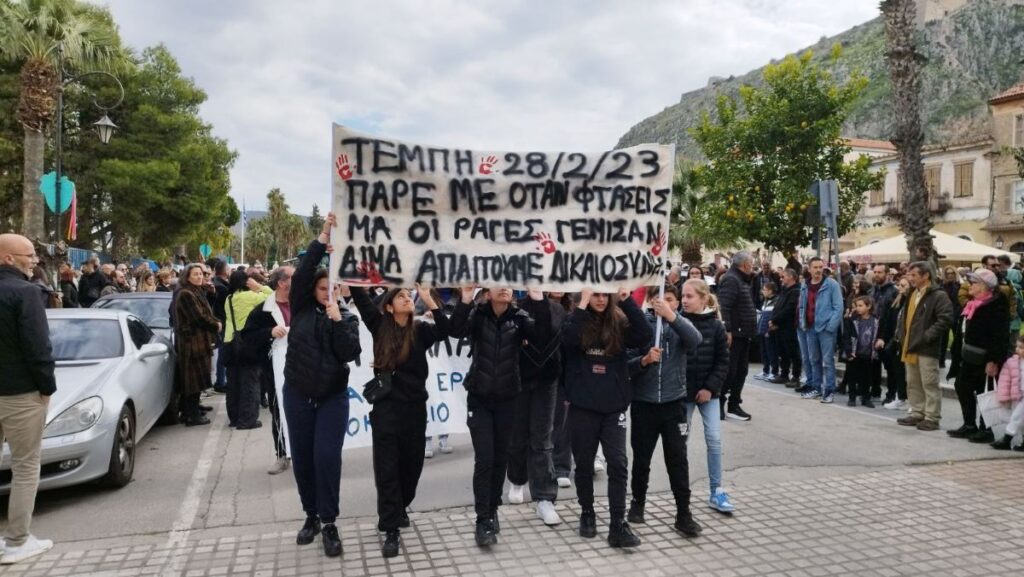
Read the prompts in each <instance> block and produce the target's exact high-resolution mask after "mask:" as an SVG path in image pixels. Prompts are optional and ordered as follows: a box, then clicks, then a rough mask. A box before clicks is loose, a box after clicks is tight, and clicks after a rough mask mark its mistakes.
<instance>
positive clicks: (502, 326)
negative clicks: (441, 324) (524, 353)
mask: <svg viewBox="0 0 1024 577" xmlns="http://www.w3.org/2000/svg"><path fill="white" fill-rule="evenodd" d="M526 302H527V303H528V304H529V306H530V309H529V310H528V311H527V310H525V309H521V308H519V307H516V306H514V305H512V306H509V307H508V309H507V310H505V312H504V313H502V315H501V317H497V316H495V314H494V308H493V307H491V305H490V303H482V304H479V305H475V306H474V305H467V304H466V303H463V302H461V301H460V302H459V304H457V305H456V306H455V312H454V313H453V314H452V318H451V322H450V323H449V325H450V330H451V336H453V337H455V338H464V337H469V339H470V342H471V343H472V345H473V362H472V364H471V365H470V366H469V374H468V375H466V380H465V381H463V386H464V387H465V388H466V391H467V392H469V393H471V394H473V395H477V396H480V397H486V398H489V399H494V400H504V399H511V398H512V397H514V396H516V395H518V394H519V391H520V390H522V382H521V379H520V373H519V351H520V350H521V349H522V344H523V341H524V340H527V341H534V340H537V341H541V340H543V339H542V336H541V334H540V333H542V332H544V331H538V330H537V329H536V327H537V326H541V327H545V328H546V327H549V326H550V324H551V316H550V315H551V313H550V310H551V309H550V308H548V306H547V305H546V304H544V301H532V300H527V301H526ZM537 305H541V306H537Z"/></svg>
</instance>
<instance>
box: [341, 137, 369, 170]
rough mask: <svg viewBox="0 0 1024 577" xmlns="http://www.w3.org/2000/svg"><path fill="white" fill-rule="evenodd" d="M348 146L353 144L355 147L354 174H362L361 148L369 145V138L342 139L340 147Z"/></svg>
mask: <svg viewBox="0 0 1024 577" xmlns="http://www.w3.org/2000/svg"><path fill="white" fill-rule="evenodd" d="M350 144H354V145H355V147H356V172H357V173H358V174H362V173H363V146H364V145H367V144H370V139H369V138H363V137H355V136H354V137H352V138H343V139H342V140H341V145H342V146H348V145H350Z"/></svg>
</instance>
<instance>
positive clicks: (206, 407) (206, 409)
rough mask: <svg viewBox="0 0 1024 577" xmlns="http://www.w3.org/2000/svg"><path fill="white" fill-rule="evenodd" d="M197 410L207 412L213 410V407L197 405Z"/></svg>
mask: <svg viewBox="0 0 1024 577" xmlns="http://www.w3.org/2000/svg"><path fill="white" fill-rule="evenodd" d="M199 410H200V411H202V412H204V413H209V412H210V411H212V410H213V407H211V406H210V405H199Z"/></svg>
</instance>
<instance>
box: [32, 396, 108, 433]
mask: <svg viewBox="0 0 1024 577" xmlns="http://www.w3.org/2000/svg"><path fill="white" fill-rule="evenodd" d="M101 414H103V401H102V400H100V398H99V397H89V398H88V399H85V400H84V401H80V402H78V403H75V404H74V405H72V406H71V407H69V408H68V409H67V410H65V411H64V412H63V413H61V414H60V415H58V416H57V418H56V419H54V420H52V421H50V424H49V425H46V428H45V429H43V438H44V439H49V438H50V437H59V436H61V435H70V434H72V433H81V432H82V431H84V430H86V429H88V428H89V427H91V426H93V425H95V424H96V422H97V421H99V420H100V415H101Z"/></svg>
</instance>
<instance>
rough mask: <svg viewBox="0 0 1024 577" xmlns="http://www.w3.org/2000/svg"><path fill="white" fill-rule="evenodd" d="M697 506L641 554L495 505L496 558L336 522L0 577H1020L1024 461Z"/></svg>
mask: <svg viewBox="0 0 1024 577" xmlns="http://www.w3.org/2000/svg"><path fill="white" fill-rule="evenodd" d="M699 496H700V493H699V492H695V494H694V499H695V503H694V511H695V515H696V518H697V520H698V521H699V522H700V523H701V524H702V525H703V526H704V533H703V534H702V535H701V536H700V537H698V538H696V539H685V538H684V537H682V536H681V535H680V534H678V533H676V532H675V531H674V530H673V529H672V528H671V523H672V521H673V517H674V514H675V508H674V504H673V502H672V497H671V495H670V494H659V495H654V496H652V497H651V498H650V501H649V503H648V513H647V524H646V525H640V526H638V527H636V530H637V532H638V533H639V534H640V535H641V537H642V539H643V544H642V545H641V546H640V547H638V548H636V549H633V550H621V549H611V548H609V547H608V546H607V545H606V543H605V541H604V537H605V536H606V534H607V525H606V523H607V510H606V509H600V508H599V509H598V517H599V525H598V538H597V539H590V540H586V539H582V538H580V537H579V536H577V535H576V533H575V530H576V526H577V521H578V518H579V506H578V505H577V504H576V503H575V502H569V501H561V502H560V504H559V510H560V512H561V513H562V515H563V518H564V519H565V521H566V523H563V524H562V525H560V526H559V527H556V528H548V527H545V526H544V525H543V524H542V523H541V522H540V521H539V520H538V519H537V518H536V516H535V515H534V514H533V510H532V508H531V507H530V506H529V505H517V506H504V507H502V510H501V535H500V537H499V543H498V545H496V546H494V547H492V548H491V549H490V550H489V551H484V550H481V549H480V548H478V547H477V546H476V545H475V544H474V542H473V536H472V527H473V515H472V509H471V508H468V507H462V508H454V509H445V510H438V511H431V512H425V513H413V514H412V523H413V526H412V528H410V529H406V530H405V531H404V532H403V548H402V554H401V555H400V556H399V557H397V558H394V559H391V560H385V559H383V558H382V557H381V556H380V550H379V547H380V536H379V535H378V533H377V531H376V527H375V522H376V519H371V518H359V519H345V520H343V525H342V527H341V533H342V542H343V546H344V549H345V553H344V556H343V557H342V558H341V559H330V560H329V559H327V558H326V557H324V556H323V554H322V551H321V550H320V544H319V541H318V542H316V543H314V544H313V545H309V546H306V547H298V546H296V545H295V541H294V538H295V531H296V530H297V526H291V525H289V526H285V525H283V524H277V525H270V526H268V525H264V526H251V525H250V526H240V527H230V528H221V529H210V530H201V531H192V532H190V533H186V534H183V535H167V534H166V533H165V534H161V535H151V536H137V537H132V538H128V539H117V540H105V541H92V542H90V541H75V542H71V543H61V544H58V545H57V547H55V548H54V549H53V550H52V551H50V552H49V553H47V554H46V555H43V556H41V557H39V558H37V559H36V560H34V562H31V563H26V564H23V565H11V566H4V567H2V568H0V576H4V577H6V576H22V577H44V576H46V577H50V576H53V577H57V576H80V577H101V576H102V577H108V576H109V577H115V576H117V577H120V576H138V575H174V576H181V577H204V576H229V577H233V576H241V575H246V576H305V575H353V576H355V575H370V576H377V575H404V576H417V577H419V576H446V575H487V576H499V575H507V576H512V575H531V576H541V575H555V576H558V577H569V576H574V577H575V576H580V577H583V576H592V575H623V576H625V575H645V576H666V577H668V576H675V575H684V574H685V575H692V576H694V577H702V576H709V577H710V576H716V577H745V576H750V577H753V576H766V577H767V576H772V577H774V576H792V577H816V576H825V575H828V576H858V577H861V576H869V575H870V576H876V575H877V576H880V577H896V576H912V575H913V576H916V575H921V576H924V575H927V576H929V577H946V576H949V577H958V576H965V577H966V576H1016V575H1024V553H1022V550H1021V544H1024V459H1019V458H1018V459H1009V458H1008V459H993V460H980V461H962V462H955V463H953V462H950V463H946V464H938V465H918V466H907V467H900V468H894V469H880V470H877V471H873V472H868V473H859V474H850V475H840V476H834V477H826V478H819V479H814V480H808V481H802V482H801V481H798V482H793V481H789V482H783V483H766V484H762V485H756V486H750V487H744V488H742V489H739V490H736V491H735V492H734V493H733V494H732V497H733V500H734V503H735V504H736V506H737V508H738V512H737V513H736V515H734V516H732V517H725V516H723V515H720V514H718V513H716V512H714V511H711V510H709V509H708V508H707V507H706V506H704V504H703V503H702V502H700V501H698V500H697V499H699Z"/></svg>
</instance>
